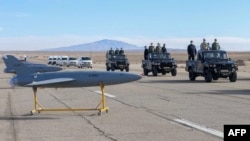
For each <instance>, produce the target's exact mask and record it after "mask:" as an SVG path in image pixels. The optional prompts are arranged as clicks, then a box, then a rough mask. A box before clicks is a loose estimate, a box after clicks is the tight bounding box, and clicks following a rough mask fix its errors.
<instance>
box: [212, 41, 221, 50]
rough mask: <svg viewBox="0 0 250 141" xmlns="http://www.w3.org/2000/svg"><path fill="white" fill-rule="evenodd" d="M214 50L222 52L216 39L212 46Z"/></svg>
mask: <svg viewBox="0 0 250 141" xmlns="http://www.w3.org/2000/svg"><path fill="white" fill-rule="evenodd" d="M212 50H220V45H219V43H217V39H214V42H213V44H212Z"/></svg>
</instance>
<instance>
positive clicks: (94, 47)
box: [44, 39, 143, 51]
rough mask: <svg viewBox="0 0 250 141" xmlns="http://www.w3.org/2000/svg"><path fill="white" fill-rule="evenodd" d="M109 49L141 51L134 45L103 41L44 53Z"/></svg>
mask: <svg viewBox="0 0 250 141" xmlns="http://www.w3.org/2000/svg"><path fill="white" fill-rule="evenodd" d="M111 47H112V48H113V49H114V50H115V49H116V48H119V49H120V48H123V49H124V50H143V47H138V46H136V45H132V44H129V43H126V42H122V41H116V40H108V39H103V40H100V41H96V42H91V43H85V44H79V45H73V46H67V47H58V48H52V49H46V50H44V51H106V50H109V49H110V48H111Z"/></svg>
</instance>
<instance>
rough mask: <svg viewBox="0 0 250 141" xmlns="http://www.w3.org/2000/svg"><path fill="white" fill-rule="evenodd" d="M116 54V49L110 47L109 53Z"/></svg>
mask: <svg viewBox="0 0 250 141" xmlns="http://www.w3.org/2000/svg"><path fill="white" fill-rule="evenodd" d="M114 54H115V52H114V50H113V49H112V48H110V50H109V55H111V56H113V55H114Z"/></svg>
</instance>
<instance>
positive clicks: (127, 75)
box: [121, 73, 142, 82]
mask: <svg viewBox="0 0 250 141" xmlns="http://www.w3.org/2000/svg"><path fill="white" fill-rule="evenodd" d="M121 75H123V76H124V77H123V79H124V80H125V81H126V82H132V81H137V80H139V79H141V78H142V77H141V75H138V74H133V73H121Z"/></svg>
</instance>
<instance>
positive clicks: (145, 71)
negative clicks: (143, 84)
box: [143, 68, 148, 76]
mask: <svg viewBox="0 0 250 141" xmlns="http://www.w3.org/2000/svg"><path fill="white" fill-rule="evenodd" d="M143 73H144V75H146V76H147V75H148V70H147V69H146V68H143Z"/></svg>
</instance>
